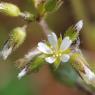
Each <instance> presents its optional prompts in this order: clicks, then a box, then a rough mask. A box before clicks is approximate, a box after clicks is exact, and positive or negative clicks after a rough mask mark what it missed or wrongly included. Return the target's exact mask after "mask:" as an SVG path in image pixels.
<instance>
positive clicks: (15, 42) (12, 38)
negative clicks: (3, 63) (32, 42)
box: [0, 25, 26, 60]
mask: <svg viewBox="0 0 95 95" xmlns="http://www.w3.org/2000/svg"><path fill="white" fill-rule="evenodd" d="M25 38H26V25H25V26H23V27H16V28H15V29H13V30H12V32H11V33H10V35H9V39H7V41H6V43H5V44H4V46H3V48H2V50H1V52H0V57H1V58H3V59H4V60H6V59H7V57H8V56H9V55H10V54H11V53H12V51H14V50H16V49H17V48H18V47H19V46H20V45H21V44H22V43H23V42H24V40H25Z"/></svg>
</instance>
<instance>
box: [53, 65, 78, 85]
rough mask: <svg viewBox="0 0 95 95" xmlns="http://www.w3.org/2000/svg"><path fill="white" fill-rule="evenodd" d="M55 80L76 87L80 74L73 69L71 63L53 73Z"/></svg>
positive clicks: (61, 66)
mask: <svg viewBox="0 0 95 95" xmlns="http://www.w3.org/2000/svg"><path fill="white" fill-rule="evenodd" d="M52 73H53V74H54V76H55V78H56V79H57V80H58V81H60V82H61V83H63V84H65V85H68V86H75V84H76V81H77V79H78V74H77V73H76V72H75V70H74V69H73V68H72V66H71V64H70V63H64V64H61V65H60V66H59V68H58V69H57V70H55V71H52Z"/></svg>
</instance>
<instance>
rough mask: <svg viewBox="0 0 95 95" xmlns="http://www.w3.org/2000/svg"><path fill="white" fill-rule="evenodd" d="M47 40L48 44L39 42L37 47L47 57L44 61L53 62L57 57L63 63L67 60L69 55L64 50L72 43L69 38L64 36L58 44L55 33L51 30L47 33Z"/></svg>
mask: <svg viewBox="0 0 95 95" xmlns="http://www.w3.org/2000/svg"><path fill="white" fill-rule="evenodd" d="M48 41H49V45H47V44H45V43H43V42H39V43H38V47H37V48H38V50H39V51H41V52H42V53H44V54H46V56H47V57H46V58H45V61H46V62H48V63H50V64H52V63H54V62H55V61H56V60H57V59H60V60H61V61H62V62H63V63H64V62H68V60H69V59H70V55H69V53H68V52H66V51H67V50H68V49H69V48H70V46H71V44H72V41H71V40H70V38H69V37H65V38H64V39H63V40H62V41H61V44H60V45H59V42H58V39H57V36H56V34H55V33H54V32H51V34H49V35H48Z"/></svg>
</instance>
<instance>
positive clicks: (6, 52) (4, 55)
mask: <svg viewBox="0 0 95 95" xmlns="http://www.w3.org/2000/svg"><path fill="white" fill-rule="evenodd" d="M11 52H12V47H10V48H9V47H8V42H7V43H6V44H5V45H4V47H3V49H2V51H1V52H0V56H1V57H2V58H3V59H4V60H6V59H7V57H8V56H9V55H10V54H11Z"/></svg>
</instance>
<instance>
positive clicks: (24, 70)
mask: <svg viewBox="0 0 95 95" xmlns="http://www.w3.org/2000/svg"><path fill="white" fill-rule="evenodd" d="M26 73H27V68H24V69H23V70H22V71H21V72H20V73H19V74H18V76H17V77H18V79H21V78H22V77H23V76H25V75H26Z"/></svg>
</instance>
